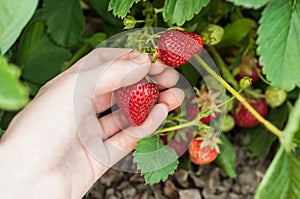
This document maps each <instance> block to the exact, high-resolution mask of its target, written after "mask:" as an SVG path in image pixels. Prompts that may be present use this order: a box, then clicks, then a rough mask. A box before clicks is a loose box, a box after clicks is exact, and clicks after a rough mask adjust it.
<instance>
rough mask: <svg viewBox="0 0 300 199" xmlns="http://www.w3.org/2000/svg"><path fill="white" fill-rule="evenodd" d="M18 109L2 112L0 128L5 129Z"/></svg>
mask: <svg viewBox="0 0 300 199" xmlns="http://www.w3.org/2000/svg"><path fill="white" fill-rule="evenodd" d="M17 113H18V111H5V112H4V113H3V114H2V117H1V120H0V128H1V129H2V130H5V129H7V127H8V125H9V124H10V122H11V121H12V119H13V118H14V117H15V116H16V114H17Z"/></svg>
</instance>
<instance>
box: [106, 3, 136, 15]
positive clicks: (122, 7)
mask: <svg viewBox="0 0 300 199" xmlns="http://www.w3.org/2000/svg"><path fill="white" fill-rule="evenodd" d="M140 1H141V0H126V1H120V0H111V1H110V2H109V4H108V11H111V10H112V11H113V14H114V16H118V17H120V18H122V19H123V18H124V17H125V16H126V15H127V13H128V12H129V10H130V8H131V7H132V5H133V3H138V2H140Z"/></svg>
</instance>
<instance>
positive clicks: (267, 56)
mask: <svg viewBox="0 0 300 199" xmlns="http://www.w3.org/2000/svg"><path fill="white" fill-rule="evenodd" d="M299 24H300V2H299V1H291V0H281V1H272V2H270V4H268V6H267V7H266V8H265V10H264V11H263V14H262V18H261V20H260V26H259V29H258V35H259V36H258V39H257V44H258V49H257V53H258V54H259V55H260V58H259V61H260V64H261V65H262V66H263V73H264V74H266V77H267V79H268V80H269V81H271V83H272V85H273V86H275V87H280V88H284V89H287V90H292V89H293V88H294V87H295V86H296V85H297V86H300V78H299V77H300V70H299V63H300V51H299V46H300V37H299V32H300V26H299Z"/></svg>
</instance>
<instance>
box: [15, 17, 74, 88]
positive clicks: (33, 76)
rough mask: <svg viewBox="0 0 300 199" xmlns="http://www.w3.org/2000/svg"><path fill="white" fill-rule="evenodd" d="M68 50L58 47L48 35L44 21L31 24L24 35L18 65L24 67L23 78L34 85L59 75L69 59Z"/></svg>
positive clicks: (20, 44)
mask: <svg viewBox="0 0 300 199" xmlns="http://www.w3.org/2000/svg"><path fill="white" fill-rule="evenodd" d="M69 56H70V53H69V51H68V50H67V49H64V48H62V47H60V46H57V45H56V44H55V43H54V42H53V41H52V40H51V39H50V38H49V36H48V35H47V33H46V28H45V24H44V23H43V22H42V21H35V22H33V23H31V24H30V25H29V26H28V27H27V28H26V30H25V32H24V33H23V35H22V37H21V40H20V43H19V47H18V54H17V63H18V64H19V65H21V66H23V67H24V68H23V73H22V76H23V77H24V78H25V79H26V80H29V81H31V82H33V83H45V82H46V81H48V80H50V79H51V78H53V77H54V76H55V75H57V74H59V72H60V71H61V67H62V66H63V63H64V62H65V61H66V60H67V59H68V58H69Z"/></svg>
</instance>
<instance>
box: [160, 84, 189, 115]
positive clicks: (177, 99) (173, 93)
mask: <svg viewBox="0 0 300 199" xmlns="http://www.w3.org/2000/svg"><path fill="white" fill-rule="evenodd" d="M184 97H185V95H184V92H183V91H182V90H181V89H179V88H172V89H169V90H166V91H164V92H162V93H161V94H160V96H159V103H163V104H165V105H167V107H168V110H169V111H172V110H174V109H176V108H177V107H179V106H180V105H181V104H182V102H183V100H184Z"/></svg>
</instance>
